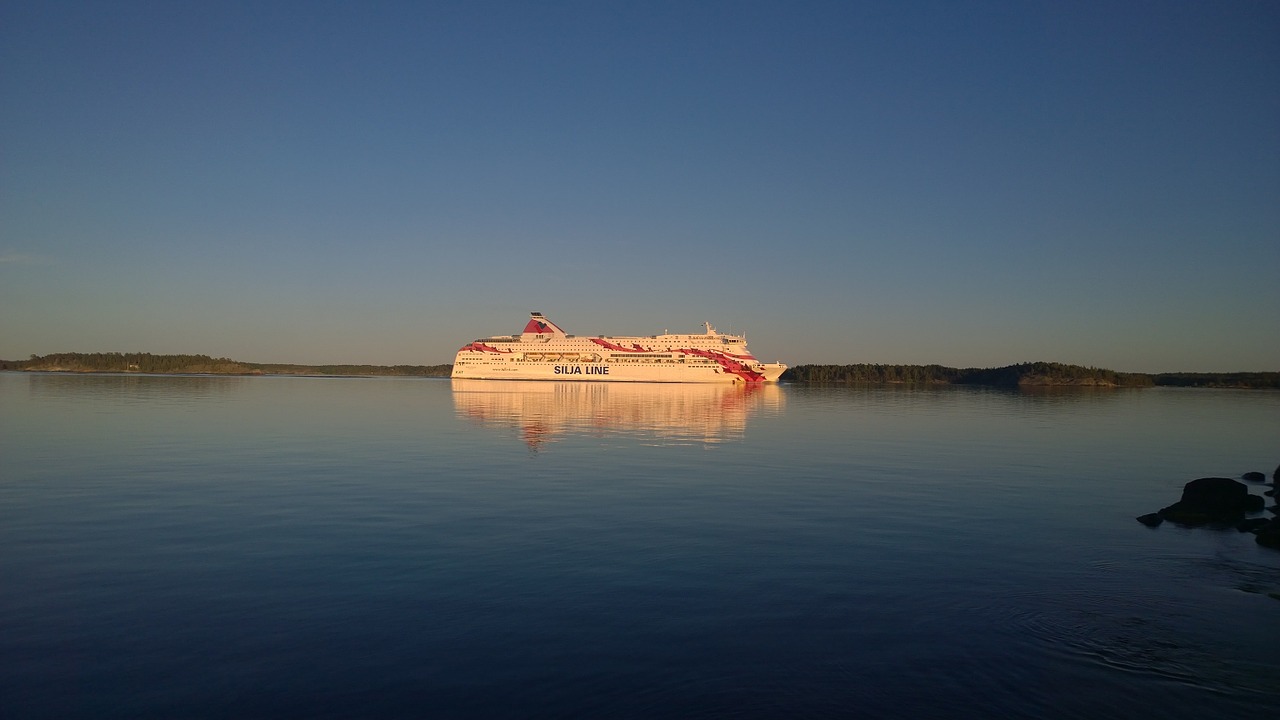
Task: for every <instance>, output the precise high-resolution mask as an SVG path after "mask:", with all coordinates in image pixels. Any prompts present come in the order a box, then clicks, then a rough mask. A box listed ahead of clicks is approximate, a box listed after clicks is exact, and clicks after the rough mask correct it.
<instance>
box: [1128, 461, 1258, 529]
mask: <svg viewBox="0 0 1280 720" xmlns="http://www.w3.org/2000/svg"><path fill="white" fill-rule="evenodd" d="M1276 472H1277V474H1280V468H1277V469H1276ZM1253 476H1258V477H1257V478H1255V477H1253ZM1243 477H1244V478H1245V479H1248V480H1260V479H1265V478H1264V477H1262V473H1246V474H1245V475H1244V476H1243ZM1271 492H1274V490H1273V491H1271ZM1265 505H1266V501H1265V500H1263V499H1262V497H1261V496H1258V495H1251V494H1249V487H1248V486H1247V485H1245V484H1244V483H1242V482H1239V481H1237V480H1232V479H1231V478H1222V477H1207V478H1199V479H1196V480H1192V481H1191V482H1189V483H1187V484H1186V485H1184V486H1183V488H1182V498H1181V499H1180V500H1178V502H1176V503H1174V504H1172V505H1170V506H1168V507H1166V508H1163V509H1161V510H1160V511H1159V512H1154V513H1148V514H1146V515H1142V516H1139V517H1138V518H1137V520H1138V522H1140V523H1142V524H1143V525H1146V526H1147V527H1159V526H1160V524H1161V523H1163V522H1164V521H1165V520H1168V521H1169V522H1172V523H1175V524H1177V525H1182V526H1184V527H1200V526H1202V525H1213V526H1217V527H1220V528H1228V527H1235V528H1236V529H1237V530H1239V531H1240V532H1248V533H1253V534H1254V535H1255V536H1256V538H1257V542H1258V544H1259V545H1262V546H1263V547H1269V548H1276V549H1280V517H1270V518H1267V517H1255V518H1247V519H1246V518H1245V515H1248V514H1252V513H1259V512H1261V511H1262V510H1263V509H1264V506H1265ZM1266 509H1267V510H1272V508H1266ZM1272 514H1273V515H1274V514H1275V512H1274V510H1273V512H1272Z"/></svg>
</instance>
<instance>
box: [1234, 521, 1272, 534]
mask: <svg viewBox="0 0 1280 720" xmlns="http://www.w3.org/2000/svg"><path fill="white" fill-rule="evenodd" d="M1271 522H1272V521H1271V518H1249V519H1248V520H1241V521H1240V522H1238V523H1236V529H1237V530H1239V531H1240V532H1248V533H1256V532H1258V531H1259V530H1262V529H1263V528H1267V527H1270V526H1271Z"/></svg>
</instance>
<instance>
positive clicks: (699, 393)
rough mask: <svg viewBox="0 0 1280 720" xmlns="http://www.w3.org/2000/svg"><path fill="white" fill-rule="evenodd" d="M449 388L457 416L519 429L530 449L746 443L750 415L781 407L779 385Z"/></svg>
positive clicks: (459, 384)
mask: <svg viewBox="0 0 1280 720" xmlns="http://www.w3.org/2000/svg"><path fill="white" fill-rule="evenodd" d="M451 382H452V383H453V407H454V410H455V412H457V414H458V416H459V417H464V418H467V419H469V420H472V421H475V422H479V423H480V424H481V425H483V426H485V427H490V428H516V429H518V430H519V431H520V435H521V437H522V438H523V439H524V441H525V443H526V444H527V445H528V446H529V448H530V449H532V450H537V449H539V448H540V447H541V446H542V445H543V444H545V443H548V442H554V441H556V440H558V439H560V438H562V437H564V436H572V435H583V436H592V437H603V436H607V435H628V436H633V437H639V438H642V439H650V440H653V441H656V442H659V443H661V444H683V443H719V442H725V441H734V440H741V439H742V438H743V436H744V434H745V432H746V429H747V422H748V420H749V419H750V418H751V416H752V415H755V414H758V413H761V412H764V413H767V414H773V413H776V412H777V411H778V410H779V409H780V408H781V407H782V404H783V393H782V390H781V388H779V387H778V386H777V385H774V384H753V385H745V386H744V385H708V384H683V383H669V384H663V383H592V382H539V381H520V380H459V379H454V380H452V381H451Z"/></svg>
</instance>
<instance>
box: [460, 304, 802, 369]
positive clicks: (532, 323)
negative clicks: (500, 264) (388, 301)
mask: <svg viewBox="0 0 1280 720" xmlns="http://www.w3.org/2000/svg"><path fill="white" fill-rule="evenodd" d="M704 327H705V332H702V333H697V334H690V335H681V334H672V333H667V332H665V331H664V332H663V334H662V335H649V336H644V337H630V336H627V337H622V336H606V335H597V336H580V335H569V334H568V333H566V332H565V331H564V330H561V329H560V327H559V326H558V325H556V324H555V323H553V322H551V321H550V320H548V319H547V318H546V317H545V316H544V315H543V314H542V313H540V312H535V313H530V314H529V322H528V323H527V324H525V326H524V331H523V332H521V333H520V334H519V335H499V336H494V337H487V338H483V339H480V340H476V341H474V342H471V343H468V344H466V345H463V346H462V348H460V349H459V350H458V355H457V357H456V358H454V361H453V377H455V378H469V379H476V380H587V381H602V382H685V383H762V382H775V381H776V380H777V379H778V377H779V376H780V375H782V372H783V371H784V370H786V369H787V366H786V365H783V364H782V363H762V362H760V361H759V360H757V359H756V358H755V356H753V355H752V354H751V352H750V351H749V350H747V341H746V338H744V337H742V336H740V335H726V334H724V333H720V332H717V331H716V329H715V328H714V327H712V326H711V324H710V323H705V324H704Z"/></svg>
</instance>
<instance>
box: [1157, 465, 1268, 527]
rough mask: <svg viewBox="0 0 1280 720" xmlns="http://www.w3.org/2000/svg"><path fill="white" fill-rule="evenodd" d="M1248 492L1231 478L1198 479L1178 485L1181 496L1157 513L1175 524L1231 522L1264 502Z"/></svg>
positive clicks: (1194, 524) (1258, 508)
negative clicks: (1181, 485)
mask: <svg viewBox="0 0 1280 720" xmlns="http://www.w3.org/2000/svg"><path fill="white" fill-rule="evenodd" d="M1260 501H1262V498H1260V497H1257V496H1255V495H1250V494H1249V488H1248V487H1246V486H1245V484H1244V483H1242V482H1237V481H1235V480H1232V479H1231V478H1219V477H1210V478H1200V479H1198V480H1192V481H1191V482H1189V483H1187V484H1186V485H1184V486H1183V488H1182V499H1181V500H1179V501H1178V502H1176V503H1174V504H1172V505H1170V506H1169V507H1167V508H1164V509H1163V510H1161V511H1160V515H1161V516H1162V517H1163V518H1164V519H1165V520H1170V521H1173V522H1176V523H1178V524H1179V525H1191V526H1196V525H1207V524H1208V523H1235V522H1237V521H1239V520H1241V519H1243V517H1244V514H1245V513H1248V512H1257V511H1258V510H1261V509H1262V505H1264V504H1265V502H1260Z"/></svg>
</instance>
